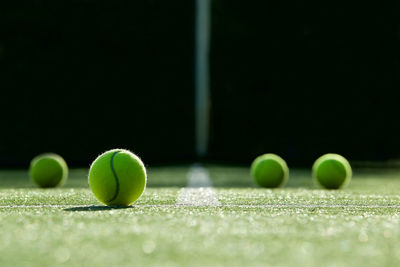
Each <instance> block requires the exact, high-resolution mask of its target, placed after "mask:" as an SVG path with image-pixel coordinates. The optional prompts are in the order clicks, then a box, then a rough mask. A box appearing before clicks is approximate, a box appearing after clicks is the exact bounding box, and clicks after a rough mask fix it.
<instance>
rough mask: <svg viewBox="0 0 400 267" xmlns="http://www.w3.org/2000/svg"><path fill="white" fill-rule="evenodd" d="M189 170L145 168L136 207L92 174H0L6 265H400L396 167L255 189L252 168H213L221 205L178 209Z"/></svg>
mask: <svg viewBox="0 0 400 267" xmlns="http://www.w3.org/2000/svg"><path fill="white" fill-rule="evenodd" d="M187 171H188V167H185V166H183V167H157V168H149V179H148V181H149V184H148V188H147V190H146V192H145V194H144V195H143V197H142V198H140V199H139V201H137V202H136V203H135V205H134V206H133V207H130V208H122V209H117V208H113V207H111V208H109V207H105V206H102V205H101V204H100V203H99V202H98V201H97V200H96V199H95V198H94V196H93V195H92V193H91V192H90V190H89V189H88V187H87V181H86V176H87V170H84V169H79V170H72V171H71V177H70V179H69V180H68V182H67V183H66V185H65V187H63V188H59V189H36V188H32V185H31V183H30V181H29V179H28V177H27V173H26V172H25V171H0V206H1V207H0V222H1V224H0V227H1V228H0V229H1V239H0V241H1V242H0V266H55V265H60V266H149V265H150V266H189V265H190V266H205V265H206V266H207V265H209V266H222V265H224V266H244V265H249V266H396V265H398V262H399V261H400V253H399V252H400V217H399V215H400V194H399V192H400V171H396V170H390V171H376V170H364V171H355V177H354V179H353V180H352V182H351V184H350V186H349V187H348V188H346V189H345V190H341V191H333V190H322V189H320V188H318V187H317V186H316V185H314V184H313V182H312V180H311V175H310V171H308V170H295V171H292V172H291V178H290V179H289V182H288V184H287V187H285V188H282V189H273V190H270V189H259V188H257V187H255V185H254V183H253V181H252V179H251V177H250V175H249V170H248V169H247V168H241V167H234V168H230V167H223V166H209V172H210V175H211V179H212V182H213V184H214V185H215V186H216V187H217V189H216V190H217V194H218V198H219V201H220V202H221V204H222V205H221V206H217V207H207V206H204V207H202V206H197V207H196V206H180V205H175V204H176V199H177V196H178V194H179V190H180V187H182V186H185V185H186V175H187Z"/></svg>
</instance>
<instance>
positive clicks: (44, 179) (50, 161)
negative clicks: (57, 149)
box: [29, 153, 68, 188]
mask: <svg viewBox="0 0 400 267" xmlns="http://www.w3.org/2000/svg"><path fill="white" fill-rule="evenodd" d="M29 174H30V177H31V179H32V181H33V182H34V183H35V184H36V185H37V186H39V187H43V188H47V187H56V186H60V185H62V184H63V183H64V182H65V181H66V180H67V177H68V166H67V163H66V162H65V161H64V159H63V158H62V157H61V156H59V155H57V154H53V153H46V154H41V155H38V156H36V157H35V158H33V159H32V161H31V164H30V168H29Z"/></svg>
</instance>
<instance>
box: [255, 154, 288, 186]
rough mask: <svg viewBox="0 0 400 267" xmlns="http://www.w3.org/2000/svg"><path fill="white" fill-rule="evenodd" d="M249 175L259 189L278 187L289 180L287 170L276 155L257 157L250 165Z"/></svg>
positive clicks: (282, 161) (284, 163)
mask: <svg viewBox="0 0 400 267" xmlns="http://www.w3.org/2000/svg"><path fill="white" fill-rule="evenodd" d="M251 175H252V176H253V178H254V180H255V182H256V183H257V184H258V185H259V186H261V187H266V188H274V187H280V186H283V185H284V184H285V183H286V182H287V180H288V178H289V168H288V166H287V164H286V162H285V161H284V160H283V159H282V158H281V157H279V156H278V155H275V154H264V155H261V156H259V157H257V158H256V159H255V160H254V161H253V163H252V164H251Z"/></svg>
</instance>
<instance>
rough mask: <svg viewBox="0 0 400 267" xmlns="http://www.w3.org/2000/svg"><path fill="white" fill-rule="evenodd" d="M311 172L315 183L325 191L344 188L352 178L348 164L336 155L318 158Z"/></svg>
mask: <svg viewBox="0 0 400 267" xmlns="http://www.w3.org/2000/svg"><path fill="white" fill-rule="evenodd" d="M312 172H313V177H314V179H315V180H316V181H317V183H318V184H320V185H321V186H322V187H324V188H327V189H339V188H344V187H346V186H347V185H348V184H349V183H350V180H351V176H352V170H351V166H350V163H349V162H348V161H347V160H346V159H345V158H344V157H342V156H341V155H338V154H325V155H323V156H321V157H320V158H318V159H317V160H316V161H315V163H314V165H313V168H312Z"/></svg>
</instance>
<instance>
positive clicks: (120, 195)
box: [89, 149, 147, 206]
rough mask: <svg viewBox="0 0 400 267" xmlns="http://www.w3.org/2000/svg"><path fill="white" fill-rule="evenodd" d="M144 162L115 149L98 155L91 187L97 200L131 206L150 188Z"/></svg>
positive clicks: (91, 173) (115, 204) (108, 203)
mask: <svg viewBox="0 0 400 267" xmlns="http://www.w3.org/2000/svg"><path fill="white" fill-rule="evenodd" d="M146 181H147V174H146V168H145V167H144V164H143V162H142V161H141V160H140V159H139V158H138V157H137V156H136V155H135V154H133V153H132V152H130V151H128V150H125V149H113V150H109V151H106V152H104V153H103V154H101V155H100V156H98V157H97V158H96V159H95V160H94V161H93V163H92V165H91V166H90V170H89V186H90V189H92V191H93V193H94V195H95V196H96V198H97V199H98V200H99V201H100V202H102V203H104V204H106V205H109V206H129V205H130V204H132V203H133V202H135V201H136V200H137V199H138V198H139V197H140V196H141V195H142V193H143V192H144V190H145V188H146Z"/></svg>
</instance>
